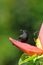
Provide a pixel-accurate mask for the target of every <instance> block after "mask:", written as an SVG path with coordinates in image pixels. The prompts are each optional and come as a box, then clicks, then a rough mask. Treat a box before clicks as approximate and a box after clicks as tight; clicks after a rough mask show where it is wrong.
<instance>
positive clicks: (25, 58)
mask: <svg viewBox="0 0 43 65" xmlns="http://www.w3.org/2000/svg"><path fill="white" fill-rule="evenodd" d="M36 56H37V55H36V54H35V55H33V56H28V55H27V54H25V53H24V54H22V56H21V58H20V60H19V63H18V65H21V64H24V63H28V61H31V60H33V59H34V58H35V57H36Z"/></svg>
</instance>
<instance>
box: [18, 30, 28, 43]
mask: <svg viewBox="0 0 43 65" xmlns="http://www.w3.org/2000/svg"><path fill="white" fill-rule="evenodd" d="M20 31H21V32H22V34H21V35H20V36H19V37H18V41H21V42H27V40H28V37H29V35H28V32H27V30H20Z"/></svg>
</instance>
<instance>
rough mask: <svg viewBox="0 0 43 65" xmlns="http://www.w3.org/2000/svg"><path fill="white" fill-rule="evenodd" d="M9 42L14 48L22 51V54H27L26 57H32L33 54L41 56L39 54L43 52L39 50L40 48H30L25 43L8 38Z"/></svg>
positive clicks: (30, 46)
mask: <svg viewBox="0 0 43 65" xmlns="http://www.w3.org/2000/svg"><path fill="white" fill-rule="evenodd" d="M9 40H10V41H11V42H12V43H13V44H14V45H15V46H16V47H18V48H19V49H20V50H22V51H23V52H24V53H27V54H28V55H33V54H37V55H41V54H43V50H41V49H40V48H37V47H35V46H32V45H30V44H27V43H22V42H19V41H17V40H14V39H12V38H9Z"/></svg>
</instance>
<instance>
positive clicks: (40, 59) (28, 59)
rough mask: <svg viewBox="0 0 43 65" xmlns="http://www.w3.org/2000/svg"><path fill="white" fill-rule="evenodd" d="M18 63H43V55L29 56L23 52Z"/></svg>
mask: <svg viewBox="0 0 43 65" xmlns="http://www.w3.org/2000/svg"><path fill="white" fill-rule="evenodd" d="M18 65H43V55H41V56H37V55H32V56H28V55H27V54H25V53H24V54H22V56H21V58H20V60H19V63H18Z"/></svg>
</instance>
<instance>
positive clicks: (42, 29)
mask: <svg viewBox="0 0 43 65" xmlns="http://www.w3.org/2000/svg"><path fill="white" fill-rule="evenodd" d="M38 38H39V39H40V43H41V46H42V49H43V23H42V25H41V28H40V31H39V36H38Z"/></svg>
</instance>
